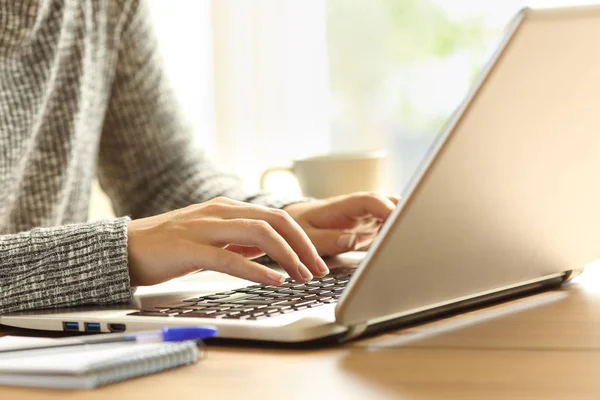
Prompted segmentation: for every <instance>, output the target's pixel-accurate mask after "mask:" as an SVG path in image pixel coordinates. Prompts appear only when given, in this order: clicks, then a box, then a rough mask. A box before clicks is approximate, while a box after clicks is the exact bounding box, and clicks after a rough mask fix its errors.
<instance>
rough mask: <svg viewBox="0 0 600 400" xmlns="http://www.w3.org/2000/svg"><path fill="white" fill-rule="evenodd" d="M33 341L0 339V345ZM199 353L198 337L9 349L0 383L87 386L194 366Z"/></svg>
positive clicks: (0, 357)
mask: <svg viewBox="0 0 600 400" xmlns="http://www.w3.org/2000/svg"><path fill="white" fill-rule="evenodd" d="M35 340H36V339H34V338H20V337H15V336H12V337H10V336H9V337H3V338H0V348H3V347H6V348H9V347H10V346H12V345H14V346H19V345H22V344H23V342H25V343H26V342H32V343H33V341H35ZM42 340H52V339H42ZM38 342H39V339H38ZM200 356H201V351H200V349H199V348H198V345H197V343H196V341H185V342H163V343H146V344H139V343H129V342H122V343H107V344H94V345H82V346H73V347H64V348H56V349H45V350H35V351H27V352H15V353H7V354H5V355H0V385H13V386H37V387H48V388H72V389H91V388H95V387H97V386H101V385H105V384H108V383H112V382H117V381H122V380H125V379H128V378H133V377H136V376H141V375H148V374H152V373H155V372H159V371H163V370H166V369H170V368H174V367H178V366H180V365H186V364H193V363H195V362H197V361H198V360H199V359H200Z"/></svg>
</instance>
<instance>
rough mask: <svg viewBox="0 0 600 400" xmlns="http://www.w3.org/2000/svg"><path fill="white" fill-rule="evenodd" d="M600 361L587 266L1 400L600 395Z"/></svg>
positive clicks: (4, 392) (596, 298) (599, 323)
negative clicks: (387, 324) (416, 316)
mask: <svg viewBox="0 0 600 400" xmlns="http://www.w3.org/2000/svg"><path fill="white" fill-rule="evenodd" d="M25 333H26V331H23V330H15V329H10V328H7V327H0V335H2V334H21V335H22V334H25ZM598 369H600V270H599V271H595V270H594V271H590V270H588V271H586V272H585V273H584V274H583V275H582V276H581V277H580V278H578V279H577V280H576V282H575V283H573V284H570V285H568V286H566V287H565V288H563V289H561V290H556V291H552V292H546V293H542V294H539V295H536V296H532V297H528V298H524V299H520V300H515V301H512V302H509V303H504V304H501V305H497V306H494V307H490V308H485V309H482V310H478V311H474V312H470V313H466V314H461V315H459V316H455V317H452V318H448V319H444V320H439V321H436V322H433V323H429V324H425V325H420V326H418V327H414V328H410V329H404V330H399V331H396V332H391V333H389V334H386V335H381V336H378V337H375V338H371V339H365V340H360V341H356V342H353V343H350V344H347V345H345V346H339V347H335V348H328V349H321V350H308V351H299V350H275V349H272V350H265V349H252V348H244V347H224V346H210V347H209V349H208V355H207V358H205V359H204V360H203V361H201V362H199V363H198V364H196V365H192V366H186V367H181V368H178V369H176V370H172V371H167V372H163V373H159V374H155V375H152V376H147V377H142V378H137V379H133V380H129V381H126V382H121V383H117V384H113V385H109V386H106V387H103V388H100V389H96V390H92V391H62V390H49V389H27V388H12V387H11V388H9V387H0V399H2V400H8V399H20V400H30V399H42V398H43V399H61V400H65V399H71V398H76V399H78V400H86V399H102V400H106V399H108V398H111V399H115V398H117V399H118V398H126V399H128V400H131V399H145V400H146V399H150V398H167V399H169V398H173V399H183V398H206V399H230V398H239V399H242V398H250V399H254V398H256V399H270V398H285V399H296V398H301V399H306V398H309V399H310V398H315V399H321V398H324V399H355V398H356V399H386V398H411V399H412V398H443V399H481V398H485V399H507V398H527V399H551V398H560V399H564V398H569V399H573V398H589V399H598V398H600V374H599V372H598Z"/></svg>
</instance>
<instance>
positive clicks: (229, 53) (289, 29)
mask: <svg viewBox="0 0 600 400" xmlns="http://www.w3.org/2000/svg"><path fill="white" fill-rule="evenodd" d="M211 6H212V27H213V29H212V35H213V40H212V43H213V46H214V48H213V55H214V64H213V65H214V69H213V78H214V80H213V81H214V111H215V118H216V120H215V121H216V122H215V125H216V136H215V137H216V158H217V160H218V161H219V162H220V164H222V165H224V166H225V167H227V168H229V169H231V170H233V171H235V172H236V173H238V174H239V175H241V176H242V177H243V178H244V179H245V181H246V182H248V183H249V185H250V186H253V187H256V184H257V178H258V176H259V174H260V173H261V171H263V170H264V169H265V168H267V167H269V166H274V165H282V164H287V163H288V162H289V161H290V160H291V159H293V158H300V157H305V156H308V155H311V154H314V153H318V152H325V151H328V150H329V106H330V95H329V84H328V79H327V49H326V36H325V33H326V32H325V1H324V0H252V1H247V0H213V1H212V2H211ZM288 182H289V181H288ZM283 183H284V182H282V184H283ZM277 186H278V187H279V185H277ZM271 189H277V188H271ZM285 189H289V188H288V187H286V188H285Z"/></svg>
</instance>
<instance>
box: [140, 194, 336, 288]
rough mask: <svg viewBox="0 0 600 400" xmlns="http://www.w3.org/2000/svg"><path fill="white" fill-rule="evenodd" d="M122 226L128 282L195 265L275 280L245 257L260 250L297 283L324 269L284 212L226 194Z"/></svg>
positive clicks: (148, 281) (147, 281)
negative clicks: (127, 262) (126, 234)
mask: <svg viewBox="0 0 600 400" xmlns="http://www.w3.org/2000/svg"><path fill="white" fill-rule="evenodd" d="M128 230H129V234H128V254H129V276H130V278H131V286H146V285H154V284H157V283H161V282H164V281H167V280H169V279H172V278H176V277H179V276H182V275H186V274H188V273H191V272H194V271H197V270H199V269H209V270H213V271H219V272H224V273H227V274H230V275H234V276H237V277H240V278H243V279H247V280H251V281H254V282H259V283H264V284H269V285H280V284H281V283H283V281H284V278H285V277H284V276H283V275H282V274H280V273H279V272H276V271H274V270H272V269H270V268H268V267H265V266H263V265H260V264H258V263H256V262H253V261H251V260H250V259H251V258H256V257H259V256H261V255H263V254H265V253H266V254H267V255H269V256H270V257H271V258H272V259H273V260H275V261H276V262H277V263H278V264H279V265H280V266H281V267H282V268H283V269H284V270H285V271H286V272H287V273H288V274H289V275H290V277H292V278H293V279H294V280H296V281H298V282H307V281H309V280H310V279H312V277H313V275H315V276H324V275H326V274H327V273H328V272H329V271H328V269H327V267H326V265H325V262H324V261H323V260H322V259H321V257H320V256H319V255H318V253H317V250H316V249H315V247H314V246H313V244H312V243H311V241H310V239H309V238H308V236H307V235H306V233H305V232H304V230H303V229H302V228H301V227H300V226H299V225H298V224H297V223H296V221H294V219H292V217H290V215H289V214H288V213H287V212H285V211H283V210H279V209H272V208H267V207H263V206H257V205H253V204H249V203H243V202H239V201H235V200H231V199H228V198H222V197H220V198H216V199H213V200H210V201H207V202H205V203H201V204H195V205H192V206H189V207H186V208H182V209H179V210H175V211H171V212H168V213H165V214H160V215H156V216H153V217H148V218H143V219H137V220H133V221H131V222H129V226H128Z"/></svg>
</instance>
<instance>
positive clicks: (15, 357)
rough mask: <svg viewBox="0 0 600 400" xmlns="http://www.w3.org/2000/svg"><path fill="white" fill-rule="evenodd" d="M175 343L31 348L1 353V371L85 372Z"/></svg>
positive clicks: (15, 372)
mask: <svg viewBox="0 0 600 400" xmlns="http://www.w3.org/2000/svg"><path fill="white" fill-rule="evenodd" d="M173 345H176V344H174V343H145V344H138V343H131V342H124V343H106V344H94V345H81V346H70V347H60V348H55V349H42V350H31V351H26V352H15V353H8V354H2V355H0V373H10V374H49V375H83V374H85V373H87V372H89V371H90V370H92V369H93V367H94V366H95V365H98V364H100V363H103V362H106V361H110V360H115V359H117V360H118V359H122V360H123V361H125V360H128V359H129V358H131V357H133V356H135V355H138V354H145V353H151V352H153V351H156V350H168V349H169V347H170V346H173Z"/></svg>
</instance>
